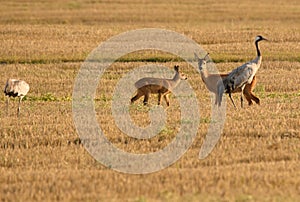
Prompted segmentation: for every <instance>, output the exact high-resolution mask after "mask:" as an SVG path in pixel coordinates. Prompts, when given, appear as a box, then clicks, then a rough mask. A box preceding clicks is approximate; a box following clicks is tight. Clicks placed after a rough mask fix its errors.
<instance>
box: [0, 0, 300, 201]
mask: <svg viewBox="0 0 300 202" xmlns="http://www.w3.org/2000/svg"><path fill="white" fill-rule="evenodd" d="M299 16H300V2H299V1H296V0H292V1H283V0H280V1H275V2H274V1H271V0H265V1H256V0H254V1H252V0H251V1H250V0H246V1H242V2H241V1H236V0H229V1H203V2H199V1H196V0H188V1H182V2H180V1H169V0H168V1H163V2H162V1H149V2H148V1H138V0H131V1H126V0H119V1H91V0H63V1H50V0H45V1H17V0H13V1H5V2H2V3H1V5H0V24H1V26H0V44H1V46H0V78H1V80H0V83H1V85H2V87H1V88H3V89H4V85H5V82H6V80H7V79H8V78H19V79H22V80H25V81H27V82H28V83H29V85H30V91H29V93H28V95H27V96H26V97H25V98H24V100H23V102H22V108H21V115H20V117H19V118H18V117H17V106H18V101H17V99H15V100H14V101H13V99H11V101H10V105H9V112H8V114H7V112H6V102H5V101H6V98H5V96H4V94H3V93H2V94H1V96H0V105H1V106H0V107H1V110H0V170H1V175H0V199H1V201H300V169H299V168H300V127H299V126H300V110H299V108H300V82H299V75H300V18H299ZM141 28H160V29H167V30H172V31H175V32H178V33H180V34H183V35H184V36H186V37H188V38H190V39H192V40H194V41H196V42H197V43H199V44H200V45H201V46H202V47H203V48H204V49H205V50H206V51H207V52H209V53H210V58H211V59H212V60H213V61H214V63H215V65H216V67H217V68H218V70H219V71H220V72H229V71H231V70H232V69H234V68H236V67H238V66H239V65H242V64H243V63H245V62H246V61H249V60H251V59H253V58H255V57H256V50H255V46H254V39H255V36H257V35H262V36H264V37H266V38H267V39H268V40H269V41H263V42H261V43H260V44H259V45H260V50H261V53H262V55H263V62H262V66H261V67H260V69H259V70H258V72H257V74H256V77H257V85H256V88H255V90H254V94H255V95H256V96H258V97H259V98H260V102H261V104H260V105H257V104H255V103H254V104H253V105H252V106H248V105H247V104H245V106H244V108H241V107H240V105H239V102H240V101H239V100H240V95H239V94H233V99H234V100H235V103H236V104H237V109H236V110H235V109H234V108H233V106H232V103H231V102H230V100H229V98H228V96H226V100H227V103H226V104H227V108H226V120H225V125H224V129H223V132H222V134H221V138H220V140H219V142H218V143H217V145H216V147H215V148H214V150H213V151H212V152H211V153H210V155H209V156H208V157H207V158H205V159H202V160H200V159H199V158H198V155H199V150H200V148H201V145H202V144H203V141H204V139H205V136H206V134H207V129H208V126H209V124H210V122H211V117H210V110H211V97H210V94H209V92H208V90H207V89H206V87H205V85H204V83H203V82H202V80H201V77H200V74H199V72H198V71H197V70H196V69H194V68H192V67H191V65H189V64H188V63H187V62H185V61H183V60H180V58H177V57H176V56H174V55H172V54H168V53H164V52H161V51H149V50H147V51H139V52H135V53H131V54H128V55H125V56H124V57H122V58H121V59H119V60H118V61H117V62H115V63H114V64H112V66H111V68H109V69H107V71H106V72H105V73H104V74H103V76H102V77H101V80H100V82H99V85H98V88H97V91H96V95H95V99H94V102H95V111H96V116H97V121H98V123H99V125H101V128H102V129H103V131H104V133H105V134H106V136H107V139H108V140H109V141H110V142H111V143H112V144H114V145H115V146H116V147H118V148H119V149H122V150H124V151H127V152H129V153H138V154H142V153H144V154H147V153H151V152H156V151H159V150H161V149H163V148H164V147H166V146H167V145H168V144H169V143H170V142H171V141H172V140H173V139H174V138H175V136H176V134H177V132H178V130H179V128H180V123H181V120H180V105H179V103H178V102H177V99H176V97H175V96H170V97H171V98H170V102H171V105H170V107H168V108H167V107H166V104H165V103H164V102H163V104H162V107H163V109H166V111H165V113H166V116H167V120H166V125H165V126H164V128H163V130H162V131H160V133H159V134H157V135H156V136H155V137H153V138H150V139H146V140H139V139H136V138H132V137H129V136H127V135H126V134H124V133H122V132H121V131H120V130H119V129H118V127H117V126H116V124H115V122H114V117H113V116H112V113H111V110H112V101H113V92H114V88H115V86H116V84H117V83H118V81H119V80H120V79H121V78H122V77H123V76H124V75H126V73H128V72H129V71H130V70H133V69H135V68H137V67H141V66H144V65H163V66H165V67H168V68H170V70H172V71H173V66H174V65H179V66H180V68H181V69H180V70H181V71H182V72H184V74H185V75H186V76H187V77H188V80H187V81H186V82H188V83H189V84H190V86H191V87H192V89H193V91H194V92H195V96H196V98H197V100H198V107H199V111H200V120H199V122H200V124H199V127H198V129H197V135H196V138H195V140H194V141H193V143H192V145H191V147H190V148H189V149H188V150H187V152H186V153H184V155H183V156H182V157H181V158H180V159H179V160H178V161H177V162H175V163H174V164H172V165H171V166H169V167H167V168H165V169H163V170H160V171H157V172H153V173H149V174H126V173H122V172H117V171H115V170H113V169H110V168H108V167H106V166H104V165H102V164H101V163H99V162H98V161H97V160H95V159H94V158H93V157H92V156H91V155H90V154H89V153H88V151H87V150H86V149H85V147H84V146H83V144H82V141H81V140H80V138H79V135H78V133H77V132H76V129H75V125H74V120H73V115H72V92H73V88H74V83H75V79H76V76H77V74H78V72H79V69H80V67H81V65H82V63H83V62H84V61H85V59H86V57H87V56H88V55H89V53H90V52H91V51H92V50H93V49H95V48H96V47H97V46H98V45H99V44H100V43H102V42H104V41H106V40H108V39H109V38H110V37H113V36H115V35H118V34H121V33H123V32H126V31H129V30H135V29H141ZM133 95H134V94H132V95H130V96H133ZM224 99H225V97H224ZM128 102H130V100H128ZM149 103H150V105H149V106H143V100H142V98H141V99H139V100H138V101H136V102H135V103H134V104H133V105H132V106H131V107H130V112H129V113H130V115H131V119H132V120H133V121H134V122H135V124H136V125H137V126H140V127H146V126H148V125H149V124H150V118H149V113H150V111H151V107H153V106H156V104H157V95H150V98H149ZM108 158H109V157H108ZM157 163H158V164H159V163H160V162H157Z"/></svg>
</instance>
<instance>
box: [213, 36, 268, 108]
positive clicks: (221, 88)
mask: <svg viewBox="0 0 300 202" xmlns="http://www.w3.org/2000/svg"><path fill="white" fill-rule="evenodd" d="M262 40H267V39H265V38H264V37H262V36H260V35H259V36H257V37H256V38H255V47H256V51H257V57H256V58H255V59H253V60H251V61H249V62H247V63H245V64H243V65H242V66H239V67H237V68H235V69H234V70H232V71H231V72H230V73H229V74H228V76H227V77H225V78H224V79H223V80H222V81H219V82H218V87H217V89H218V93H217V102H218V105H219V106H220V105H221V102H222V97H223V93H224V92H225V93H228V95H229V98H230V99H231V102H232V104H233V105H234V106H235V104H234V102H233V99H232V97H231V93H233V92H234V91H235V90H236V89H238V88H241V89H242V91H244V89H245V87H246V85H247V84H251V83H252V81H253V79H254V77H255V74H256V72H257V70H258V69H259V68H260V65H261V61H262V56H261V54H260V50H259V47H258V42H260V41H262ZM241 105H242V107H243V94H241Z"/></svg>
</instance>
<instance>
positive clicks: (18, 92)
mask: <svg viewBox="0 0 300 202" xmlns="http://www.w3.org/2000/svg"><path fill="white" fill-rule="evenodd" d="M28 91H29V85H28V83H26V82H25V81H22V80H18V79H7V81H6V84H5V87H4V94H5V95H6V96H7V102H6V110H7V113H8V105H9V98H10V97H19V104H18V116H20V105H21V101H22V99H23V98H24V97H25V95H26V94H27V93H28Z"/></svg>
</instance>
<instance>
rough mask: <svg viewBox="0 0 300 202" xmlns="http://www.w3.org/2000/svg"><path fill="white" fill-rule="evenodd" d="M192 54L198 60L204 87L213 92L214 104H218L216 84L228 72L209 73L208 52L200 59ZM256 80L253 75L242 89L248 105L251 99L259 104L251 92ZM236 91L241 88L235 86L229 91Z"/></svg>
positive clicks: (240, 90)
mask: <svg viewBox="0 0 300 202" xmlns="http://www.w3.org/2000/svg"><path fill="white" fill-rule="evenodd" d="M194 55H195V58H196V60H197V61H198V67H199V70H200V74H201V79H202V81H203V82H204V84H205V86H206V88H207V89H208V90H209V91H210V92H212V93H214V94H215V97H216V100H215V104H218V96H217V93H218V89H217V84H218V82H219V81H220V80H223V79H225V78H226V77H227V76H228V74H224V73H223V74H210V73H209V72H208V70H207V67H206V63H207V61H208V58H207V57H208V55H209V53H207V54H206V56H205V57H204V58H203V59H200V58H199V56H198V55H197V54H196V53H194ZM256 82H257V81H256V77H255V76H254V77H253V80H252V82H251V83H250V84H246V86H245V88H244V90H243V94H244V96H245V98H246V99H247V101H248V104H249V105H252V100H253V101H254V102H256V104H260V100H259V98H258V97H256V96H255V95H254V94H253V92H252V91H253V89H254V88H255V85H256ZM238 92H242V88H236V89H234V90H233V91H231V93H238Z"/></svg>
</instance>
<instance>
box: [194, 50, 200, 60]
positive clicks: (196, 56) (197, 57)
mask: <svg viewBox="0 0 300 202" xmlns="http://www.w3.org/2000/svg"><path fill="white" fill-rule="evenodd" d="M194 56H195V59H196V60H199V59H200V58H199V56H198V55H197V53H195V52H194Z"/></svg>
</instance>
